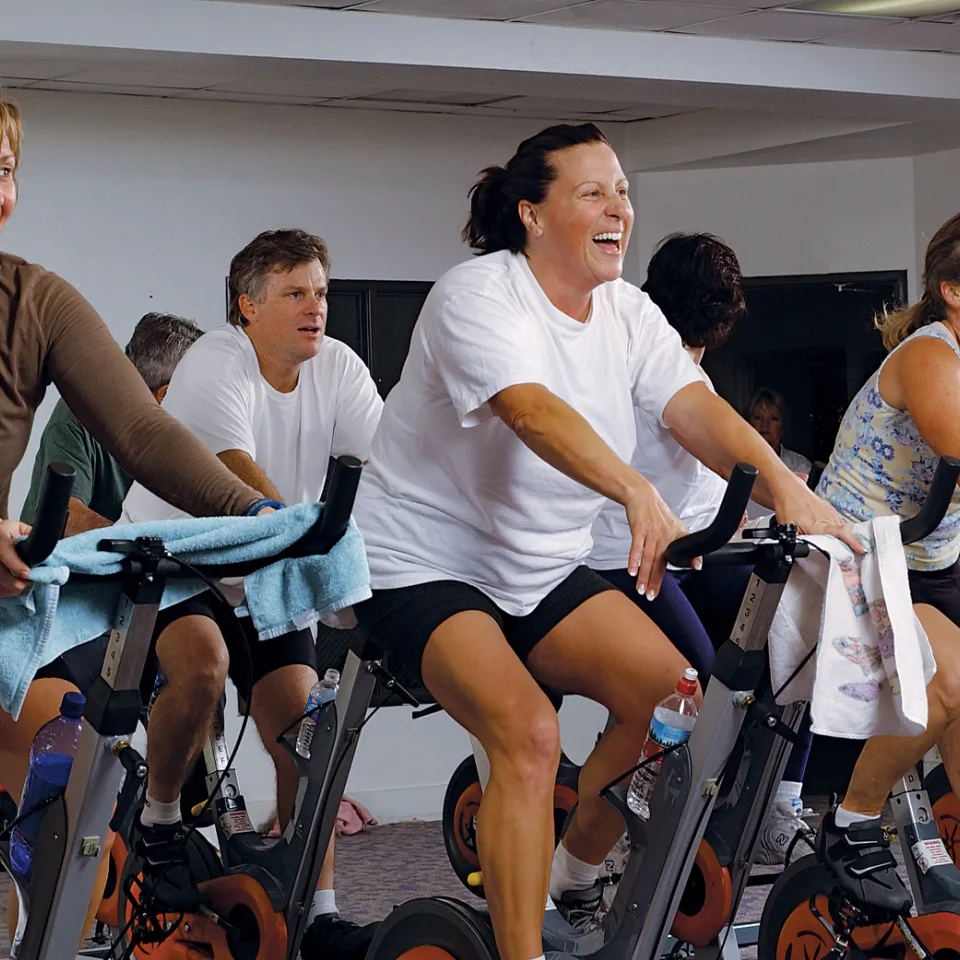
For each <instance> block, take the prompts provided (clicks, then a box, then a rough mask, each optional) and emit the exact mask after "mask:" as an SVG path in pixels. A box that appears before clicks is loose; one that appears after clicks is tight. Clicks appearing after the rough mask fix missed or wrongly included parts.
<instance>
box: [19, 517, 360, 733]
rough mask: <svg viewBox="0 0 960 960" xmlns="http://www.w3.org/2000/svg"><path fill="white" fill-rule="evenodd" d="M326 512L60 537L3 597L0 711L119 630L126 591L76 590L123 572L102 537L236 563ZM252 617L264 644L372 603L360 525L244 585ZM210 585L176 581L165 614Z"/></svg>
mask: <svg viewBox="0 0 960 960" xmlns="http://www.w3.org/2000/svg"><path fill="white" fill-rule="evenodd" d="M322 509H323V508H322V505H321V504H318V503H302V504H298V505H297V506H294V507H289V508H288V509H286V510H278V511H277V512H276V513H268V514H265V515H263V516H260V517H214V518H190V519H186V520H163V521H158V522H152V523H129V524H119V525H117V526H113V527H108V528H105V529H101V530H91V531H89V532H87V533H81V534H80V535H78V536H76V537H70V538H69V539H67V540H61V541H60V543H59V544H58V545H57V549H56V550H55V551H54V552H53V553H52V554H51V555H50V557H48V559H47V560H46V561H45V562H44V563H43V564H41V565H40V566H38V567H35V568H34V569H33V570H32V571H31V575H30V578H31V580H33V581H34V582H33V583H32V584H31V585H30V587H28V588H27V590H26V591H25V592H24V593H23V594H22V595H21V596H19V597H7V598H4V599H0V706H2V707H3V709H4V710H6V711H8V712H9V713H11V714H12V715H13V717H14V718H16V717H17V716H18V715H19V713H20V708H21V706H22V705H23V700H24V697H26V694H27V687H28V686H29V685H30V682H31V681H32V680H33V677H34V674H35V673H36V672H37V670H39V669H40V667H42V666H43V665H44V664H47V663H50V661H51V660H54V659H56V658H57V657H58V656H60V654H62V653H63V652H64V651H66V650H70V649H71V648H73V647H76V646H78V645H79V644H81V643H85V642H86V641H88V640H92V639H94V638H95V637H99V636H101V635H102V634H104V633H106V632H107V631H108V630H109V629H110V628H111V626H112V625H113V618H114V613H115V612H116V608H117V604H118V602H119V600H120V590H121V584H120V583H119V581H118V582H115V583H106V582H105V583H103V584H71V582H70V574H71V573H91V574H99V575H106V574H111V573H117V572H119V571H121V570H122V569H123V557H122V556H121V555H120V554H117V553H104V552H101V551H99V550H97V544H98V543H99V542H100V540H102V539H104V538H107V539H114V540H135V539H136V538H137V537H159V538H160V539H162V540H163V542H164V545H165V546H166V548H167V550H168V551H169V552H170V553H172V554H173V555H175V556H177V557H180V558H182V559H183V560H185V561H187V562H188V563H196V564H204V563H237V562H240V561H244V560H259V559H263V558H264V557H271V556H275V555H276V554H277V553H279V552H281V551H282V550H284V549H285V548H287V547H289V546H290V545H291V544H293V543H295V542H296V541H297V540H299V539H300V538H301V537H302V536H303V535H304V533H306V531H307V530H308V529H309V528H310V527H311V526H312V525H313V524H314V523H315V522H316V520H317V518H318V517H319V516H320V511H321V510H322ZM244 587H245V590H246V596H247V602H246V604H245V607H241V608H238V613H241V614H244V613H249V615H250V617H251V619H252V621H253V625H254V627H255V628H256V629H257V631H258V633H259V635H260V639H261V640H267V639H270V638H272V637H276V636H280V635H281V634H283V633H287V632H289V631H290V630H293V629H295V628H297V629H301V628H303V627H305V626H306V625H308V624H310V623H312V622H315V621H316V620H317V619H318V618H319V617H320V616H322V615H323V614H325V613H329V612H331V611H334V610H340V609H342V608H343V607H348V606H350V605H351V604H354V603H359V602H360V601H361V600H365V599H367V597H369V596H370V573H369V570H368V569H367V558H366V553H365V551H364V546H363V539H362V538H361V536H360V531H359V530H358V529H357V527H356V524H355V523H354V522H353V521H352V520H351V521H350V526H349V528H348V529H347V532H346V534H345V535H344V536H343V538H342V539H341V540H340V542H339V543H337V544H336V545H335V546H334V547H333V549H332V550H331V551H330V552H329V553H328V554H326V555H325V556H322V557H320V556H318V557H306V558H303V559H296V560H281V561H278V562H277V563H273V564H271V565H270V566H268V567H264V568H263V569H262V570H258V571H257V572H256V573H254V574H251V575H250V576H249V577H247V578H246V579H245V581H244ZM205 589H206V585H205V584H204V583H203V581H201V580H171V581H170V582H169V583H168V584H167V587H166V590H165V591H164V594H163V600H162V602H161V606H162V607H168V606H170V605H171V604H174V603H179V602H180V601H181V600H186V599H187V598H188V597H192V596H193V595H195V594H197V593H202V592H203V591H204V590H205Z"/></svg>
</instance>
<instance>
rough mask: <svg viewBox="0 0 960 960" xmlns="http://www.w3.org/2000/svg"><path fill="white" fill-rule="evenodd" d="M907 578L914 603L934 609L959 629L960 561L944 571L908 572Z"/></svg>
mask: <svg viewBox="0 0 960 960" xmlns="http://www.w3.org/2000/svg"><path fill="white" fill-rule="evenodd" d="M907 576H908V578H909V580H910V597H911V598H912V600H913V602H914V603H928V604H930V606H931V607H936V608H937V610H939V611H940V612H941V613H942V614H943V615H944V616H945V617H946V618H947V619H948V620H952V621H953V622H954V623H955V624H956V625H957V626H958V627H960V560H958V561H957V562H956V563H954V564H953V565H952V566H949V567H947V568H946V569H945V570H929V571H927V570H923V571H921V570H910V571H908V574H907Z"/></svg>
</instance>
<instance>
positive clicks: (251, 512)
mask: <svg viewBox="0 0 960 960" xmlns="http://www.w3.org/2000/svg"><path fill="white" fill-rule="evenodd" d="M285 506H286V504H285V503H280V502H279V501H278V500H271V499H270V498H269V497H261V498H260V499H259V500H254V501H253V503H251V504H250V506H249V507H247V509H246V510H244V511H243V515H244V516H245V517H255V516H256V515H257V514H258V513H259V512H260V511H261V510H262V509H263V508H264V507H273V509H274V510H283V508H284V507H285Z"/></svg>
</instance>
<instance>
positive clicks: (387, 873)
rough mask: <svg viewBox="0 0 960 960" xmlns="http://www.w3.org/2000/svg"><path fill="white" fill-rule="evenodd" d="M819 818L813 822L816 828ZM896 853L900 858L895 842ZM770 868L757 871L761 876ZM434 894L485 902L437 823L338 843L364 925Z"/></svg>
mask: <svg viewBox="0 0 960 960" xmlns="http://www.w3.org/2000/svg"><path fill="white" fill-rule="evenodd" d="M815 806H816V807H817V808H819V810H821V811H822V810H823V809H824V808H825V804H824V803H818V804H815ZM818 819H819V818H817V817H815V818H813V820H812V821H811V823H812V825H814V826H815V825H816V823H817V822H818ZM894 849H895V850H896V852H897V853H898V854H899V848H898V847H897V845H896V844H894ZM771 869H772V868H758V870H757V872H758V873H763V872H770V870H771ZM774 872H775V871H774ZM8 886H9V880H8V879H7V877H6V876H5V875H2V874H0V904H4V905H5V904H6V899H7V889H8ZM769 890H770V887H769V886H757V887H751V888H749V889H748V890H747V893H746V895H745V897H744V899H743V901H742V903H741V906H740V910H739V913H738V915H737V919H738V921H749V920H759V919H760V914H761V912H762V910H763V903H764V901H765V899H766V896H767V894H768V892H769ZM433 895H446V896H453V897H459V898H462V899H465V900H467V901H472V902H474V903H479V902H480V901H479V900H477V899H476V898H473V897H471V895H470V894H469V893H468V892H467V891H466V890H465V889H464V888H463V887H462V886H461V885H460V882H459V881H458V879H457V877H456V875H455V874H454V872H453V869H452V868H451V866H450V864H449V862H448V860H447V855H446V851H445V850H444V846H443V837H442V834H441V830H440V824H439V823H438V822H413V823H398V824H390V825H386V826H380V827H375V828H374V829H372V830H370V831H369V832H365V833H361V834H357V835H355V836H352V837H341V838H339V839H338V842H337V902H338V906H339V907H340V910H341V913H342V914H343V915H344V916H346V917H350V918H351V919H354V920H357V921H358V922H361V923H365V922H368V921H372V920H379V919H382V918H383V917H384V916H386V915H387V914H388V913H389V912H390V910H391V909H392V908H393V907H394V906H396V905H397V904H400V903H403V902H405V901H406V900H410V899H412V898H414V897H420V896H433ZM0 912H2V911H0ZM8 954H9V944H8V941H7V939H6V928H5V925H4V924H3V923H2V922H0V958H7V957H8ZM752 956H755V952H754V951H752V950H750V951H744V953H743V957H744V960H749V958H750V957H752Z"/></svg>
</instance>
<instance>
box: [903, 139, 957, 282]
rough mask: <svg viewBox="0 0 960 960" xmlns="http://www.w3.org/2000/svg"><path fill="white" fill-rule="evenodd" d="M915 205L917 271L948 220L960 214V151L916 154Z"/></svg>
mask: <svg viewBox="0 0 960 960" xmlns="http://www.w3.org/2000/svg"><path fill="white" fill-rule="evenodd" d="M913 204H914V211H915V224H916V227H915V232H916V260H917V270H918V271H920V272H922V271H923V257H924V253H925V252H926V249H927V244H928V243H929V242H930V239H931V237H933V235H934V234H935V233H936V232H937V230H938V229H939V228H940V226H941V225H942V224H943V223H944V222H945V221H946V220H948V219H949V218H950V217H952V216H953V215H954V214H955V213H960V150H947V151H944V152H943V153H930V154H927V155H926V156H922V157H914V160H913ZM919 275H920V273H918V276H919Z"/></svg>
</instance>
